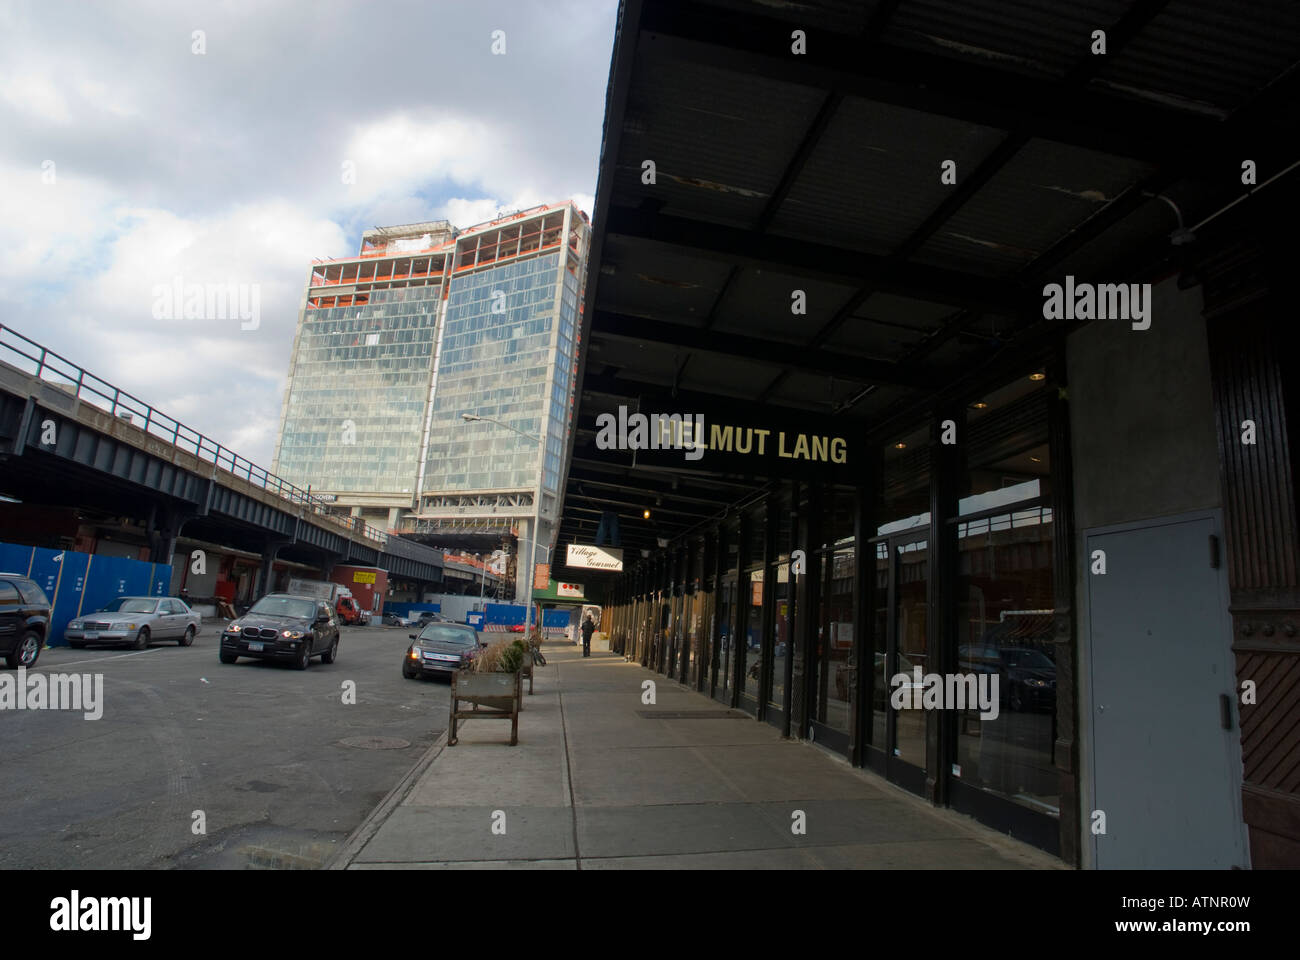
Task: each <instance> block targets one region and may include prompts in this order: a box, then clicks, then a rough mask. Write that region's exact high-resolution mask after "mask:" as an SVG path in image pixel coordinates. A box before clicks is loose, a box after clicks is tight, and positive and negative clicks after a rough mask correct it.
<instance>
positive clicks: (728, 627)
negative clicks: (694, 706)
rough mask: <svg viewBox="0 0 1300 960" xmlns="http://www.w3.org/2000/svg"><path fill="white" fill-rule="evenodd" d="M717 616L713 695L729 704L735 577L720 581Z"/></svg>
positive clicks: (733, 575)
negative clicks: (720, 598)
mask: <svg viewBox="0 0 1300 960" xmlns="http://www.w3.org/2000/svg"><path fill="white" fill-rule="evenodd" d="M718 616H719V617H721V618H722V626H721V628H720V629H719V632H718V672H717V673H716V674H715V675H714V677H713V695H714V697H716V698H717V699H718V700H721V701H722V702H723V703H726V704H730V703H731V692H732V674H733V671H734V670H735V661H734V657H735V655H736V650H735V648H736V643H735V640H734V636H735V624H736V576H735V574H734V573H733V574H731V575H730V576H728V577H724V578H723V580H722V600H721V604H720V609H719V610H718Z"/></svg>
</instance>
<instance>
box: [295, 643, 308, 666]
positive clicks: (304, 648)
mask: <svg viewBox="0 0 1300 960" xmlns="http://www.w3.org/2000/svg"><path fill="white" fill-rule="evenodd" d="M310 663H311V641H310V640H308V639H307V638H306V637H303V640H302V643H301V644H299V646H298V658H297V659H296V660H294V661H293V668H294V669H295V670H306V669H307V666H308V664H310Z"/></svg>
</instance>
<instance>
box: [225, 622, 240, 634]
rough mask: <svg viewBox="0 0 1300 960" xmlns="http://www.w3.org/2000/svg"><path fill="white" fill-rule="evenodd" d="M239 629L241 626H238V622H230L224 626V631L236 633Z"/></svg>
mask: <svg viewBox="0 0 1300 960" xmlns="http://www.w3.org/2000/svg"><path fill="white" fill-rule="evenodd" d="M241 629H243V628H242V627H240V625H239V624H237V623H232V624H229V625H227V627H226V633H238V632H239V631H240V630H241Z"/></svg>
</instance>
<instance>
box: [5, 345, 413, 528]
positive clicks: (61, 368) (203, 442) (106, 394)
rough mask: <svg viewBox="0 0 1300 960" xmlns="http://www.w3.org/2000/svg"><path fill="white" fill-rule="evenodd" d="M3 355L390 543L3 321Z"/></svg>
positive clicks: (293, 500) (358, 520)
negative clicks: (16, 359) (7, 325)
mask: <svg viewBox="0 0 1300 960" xmlns="http://www.w3.org/2000/svg"><path fill="white" fill-rule="evenodd" d="M15 358H18V361H17V362H14V359H15ZM0 359H3V360H5V362H7V363H9V364H10V366H13V367H15V368H17V369H19V370H21V371H22V372H23V373H27V374H30V375H32V376H34V377H36V378H37V379H38V380H41V381H43V382H45V383H48V384H50V385H51V386H54V387H57V388H59V389H62V390H66V391H67V392H68V393H70V394H71V395H72V396H74V397H76V398H77V399H78V400H82V401H85V402H86V403H89V404H91V405H92V406H95V407H98V408H99V409H100V410H103V411H104V412H106V413H108V414H111V415H112V416H114V417H117V418H119V419H121V420H124V421H126V422H127V423H130V424H132V425H133V426H136V427H139V428H140V429H142V430H143V431H144V432H145V433H146V434H148V435H149V436H152V437H156V438H157V439H159V440H165V441H167V442H168V443H170V444H171V445H172V446H174V447H176V448H177V449H178V450H183V451H185V452H187V453H191V454H193V455H194V456H196V457H198V458H199V459H200V460H202V461H204V462H206V463H210V464H212V465H214V466H215V467H217V468H218V469H219V470H224V471H225V472H226V473H228V474H230V475H231V476H232V477H237V478H239V479H241V480H245V481H247V482H248V483H250V484H252V485H253V486H255V487H259V488H261V489H263V490H266V491H268V492H269V493H274V494H275V495H276V496H278V497H280V498H281V499H283V500H286V501H288V502H289V503H291V504H294V505H297V506H301V507H303V508H305V509H307V510H310V511H311V512H312V513H315V514H317V515H319V516H321V517H323V518H324V519H326V520H328V521H329V522H330V523H332V524H334V525H335V526H338V527H341V528H342V529H344V530H349V531H355V532H356V533H359V534H360V535H361V536H363V537H365V538H366V539H368V540H374V541H377V542H378V543H380V544H381V545H386V544H387V543H388V533H387V532H386V531H384V530H382V529H380V528H379V527H375V526H372V525H371V524H369V523H366V522H364V521H363V520H361V518H359V517H357V518H352V517H341V516H338V515H337V514H333V513H331V512H330V507H329V504H328V503H327V502H325V501H324V500H321V499H319V498H317V497H313V496H312V495H311V494H310V493H309V492H308V491H307V490H304V489H303V488H302V487H299V486H296V485H295V484H292V483H290V482H289V481H287V480H285V479H283V478H281V477H277V476H276V475H275V474H273V473H271V472H270V471H268V470H265V469H263V468H262V467H259V466H258V465H257V464H255V463H253V462H252V461H251V460H246V459H245V458H243V457H241V456H240V455H239V454H237V453H235V452H234V451H233V450H231V449H229V448H227V447H225V446H222V445H221V444H220V443H217V442H216V441H215V440H213V439H211V438H210V437H207V436H205V435H204V434H202V433H199V431H197V430H195V429H194V428H193V427H189V426H186V425H185V424H183V423H181V422H180V421H179V420H175V419H173V418H172V417H169V416H167V415H166V414H165V413H163V412H162V411H161V410H156V409H155V408H153V407H151V406H150V405H149V404H147V403H145V402H144V401H143V400H141V399H139V398H138V397H136V396H133V395H132V394H129V393H127V392H126V391H124V390H121V389H119V388H118V387H115V386H113V384H111V383H109V382H108V381H107V380H104V379H101V378H100V377H97V376H95V375H94V374H92V373H90V372H89V371H87V370H85V369H83V368H82V367H79V366H77V365H76V364H75V363H73V362H72V361H71V360H68V359H67V358H66V357H63V356H60V355H59V354H57V353H55V352H54V351H53V350H49V349H47V348H45V347H43V346H41V345H40V344H39V343H37V342H36V341H35V340H32V339H31V338H29V337H25V336H23V335H22V334H21V333H19V332H18V331H17V330H14V329H13V328H12V327H6V326H5V325H4V324H0Z"/></svg>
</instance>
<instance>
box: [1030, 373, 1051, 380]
mask: <svg viewBox="0 0 1300 960" xmlns="http://www.w3.org/2000/svg"><path fill="white" fill-rule="evenodd" d="M1029 379H1030V380H1046V379H1047V374H1045V373H1031V374H1030V375H1029Z"/></svg>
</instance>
